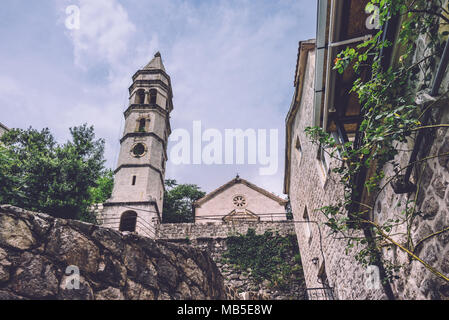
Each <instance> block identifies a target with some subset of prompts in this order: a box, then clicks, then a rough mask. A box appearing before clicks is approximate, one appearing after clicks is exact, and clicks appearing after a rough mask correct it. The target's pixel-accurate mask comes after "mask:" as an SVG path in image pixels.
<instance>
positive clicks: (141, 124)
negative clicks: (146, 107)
mask: <svg viewBox="0 0 449 320" xmlns="http://www.w3.org/2000/svg"><path fill="white" fill-rule="evenodd" d="M146 124H147V120H146V119H145V118H142V119H140V120H139V130H138V131H139V132H145V126H146Z"/></svg>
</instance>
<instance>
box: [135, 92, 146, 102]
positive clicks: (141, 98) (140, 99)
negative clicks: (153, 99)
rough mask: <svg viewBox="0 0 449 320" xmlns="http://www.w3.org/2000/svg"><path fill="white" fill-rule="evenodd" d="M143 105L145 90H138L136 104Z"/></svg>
mask: <svg viewBox="0 0 449 320" xmlns="http://www.w3.org/2000/svg"><path fill="white" fill-rule="evenodd" d="M144 103H145V90H143V89H139V90H137V93H136V104H144Z"/></svg>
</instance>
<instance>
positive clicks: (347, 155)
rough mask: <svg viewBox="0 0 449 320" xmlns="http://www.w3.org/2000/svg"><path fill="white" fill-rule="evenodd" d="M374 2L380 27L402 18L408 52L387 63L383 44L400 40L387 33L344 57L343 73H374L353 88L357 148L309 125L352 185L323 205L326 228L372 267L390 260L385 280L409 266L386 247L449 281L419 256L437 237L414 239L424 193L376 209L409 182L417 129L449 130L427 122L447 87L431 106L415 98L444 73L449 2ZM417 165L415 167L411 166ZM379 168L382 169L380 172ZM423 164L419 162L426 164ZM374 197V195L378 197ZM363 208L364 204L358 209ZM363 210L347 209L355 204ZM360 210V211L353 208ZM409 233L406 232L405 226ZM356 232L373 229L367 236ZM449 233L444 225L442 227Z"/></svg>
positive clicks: (338, 62)
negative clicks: (362, 199) (378, 214)
mask: <svg viewBox="0 0 449 320" xmlns="http://www.w3.org/2000/svg"><path fill="white" fill-rule="evenodd" d="M368 6H376V7H378V8H379V21H380V25H381V26H384V25H385V24H386V23H387V21H389V20H390V19H392V17H394V16H396V17H399V18H400V19H401V20H400V21H401V25H400V34H399V38H398V39H397V43H395V44H394V45H395V46H398V47H399V51H400V53H401V54H400V57H399V59H398V61H397V62H396V63H394V64H393V66H391V67H389V68H387V69H385V68H383V67H382V63H381V62H382V61H381V59H382V52H383V51H382V49H384V48H387V47H391V46H393V44H392V43H391V42H389V41H388V40H382V34H383V31H382V28H381V30H380V31H379V32H378V33H377V34H376V35H375V36H374V37H373V38H372V39H370V40H368V41H365V42H364V43H362V44H360V45H358V46H357V47H356V48H351V47H348V48H346V49H345V50H343V51H342V52H341V53H340V54H338V56H337V58H336V59H335V61H334V63H335V66H334V70H337V71H338V72H339V73H343V72H344V71H345V69H346V68H350V67H352V68H354V70H355V71H356V73H357V74H359V75H360V74H361V71H362V70H363V71H368V74H371V77H370V78H369V79H368V80H366V79H362V77H359V78H358V79H357V80H356V81H354V83H353V88H352V90H351V92H355V93H356V94H357V95H358V97H359V101H360V104H361V113H362V115H363V120H362V122H361V124H360V127H359V132H358V140H357V147H354V144H353V143H352V142H347V143H345V144H341V143H338V142H337V141H336V140H335V139H334V138H333V137H332V136H331V135H330V134H329V133H327V132H325V131H324V130H323V129H322V128H320V127H309V128H307V129H306V133H307V135H308V136H309V137H310V138H311V139H312V141H313V142H314V143H316V144H317V145H320V146H321V147H323V148H325V150H326V152H327V153H328V154H329V155H330V156H331V157H332V158H334V159H337V161H338V162H339V163H340V165H339V166H337V167H335V168H334V169H333V172H334V173H335V174H336V175H337V176H338V177H339V182H340V184H341V185H342V186H343V189H344V198H343V199H342V200H341V201H339V202H338V203H334V204H331V205H329V206H325V207H323V208H320V209H319V211H320V212H321V213H323V214H324V216H325V217H326V225H327V226H328V227H330V229H331V230H332V232H333V233H334V234H338V235H340V236H342V237H343V238H344V239H346V240H347V248H348V249H350V248H357V249H358V251H357V255H356V259H357V260H358V261H359V262H360V263H362V265H364V266H368V265H370V264H375V265H382V266H383V267H384V268H385V272H384V275H383V276H384V281H391V280H392V279H394V278H396V277H397V271H399V270H400V268H401V266H400V265H398V264H397V263H396V262H395V261H391V260H388V259H387V258H385V257H384V256H382V254H380V252H381V251H382V248H383V247H385V246H393V247H396V248H399V249H400V250H402V251H403V252H405V253H406V254H407V255H408V256H409V258H410V259H411V260H416V261H419V262H420V263H421V264H422V265H424V266H425V267H426V268H427V269H428V270H430V271H431V272H432V273H433V274H434V275H436V276H437V277H439V278H440V279H442V280H444V281H447V282H449V277H448V276H447V275H444V274H442V273H441V272H440V271H438V270H436V269H435V268H433V267H432V266H431V265H429V264H428V263H427V262H425V261H423V260H422V259H421V258H420V257H418V256H417V255H416V253H415V250H414V249H415V248H416V246H418V245H420V244H422V241H426V240H427V239H430V238H432V236H433V234H431V235H428V236H426V237H424V239H422V240H419V241H417V243H414V241H413V239H412V236H411V226H412V223H413V221H414V220H415V218H416V217H417V216H418V215H419V214H420V212H419V210H417V205H416V198H417V194H418V192H419V183H418V186H417V188H418V190H417V192H416V196H415V198H414V199H411V200H410V199H408V200H404V201H403V202H402V203H399V204H398V207H401V208H402V213H401V214H400V215H392V214H390V217H391V218H390V219H388V220H386V221H383V222H382V223H380V222H375V221H374V220H373V219H372V218H371V217H373V216H374V214H373V210H374V205H373V203H375V200H376V199H377V197H378V196H379V194H380V193H381V192H382V191H383V190H384V189H385V188H386V186H387V185H388V184H389V183H390V182H391V181H393V180H394V179H401V175H403V174H404V171H405V170H406V169H407V167H408V166H407V167H401V166H400V164H399V161H398V160H397V159H398V155H400V153H401V152H403V150H402V149H401V148H403V147H404V146H405V145H407V142H410V141H413V140H414V139H415V137H416V134H417V132H419V131H422V130H426V132H427V134H430V133H431V130H434V129H435V128H438V127H449V124H438V123H430V124H423V123H422V122H423V118H424V115H425V114H426V112H428V111H431V109H432V107H435V106H436V105H437V103H438V101H439V100H441V99H443V98H446V97H447V94H448V92H444V93H443V94H442V95H440V96H439V98H438V99H437V100H436V101H435V102H433V103H431V104H430V105H424V106H420V105H417V103H415V98H416V96H417V92H419V91H422V90H427V91H428V90H429V89H430V86H431V83H432V79H433V77H434V75H435V72H436V67H437V65H438V64H437V62H438V57H440V56H441V54H442V51H443V48H444V44H445V41H447V37H445V36H446V35H447V32H443V33H440V32H439V30H440V27H442V26H444V25H448V24H449V19H448V17H449V6H448V5H447V4H445V1H424V0H415V1H404V0H371V1H370V3H369V4H368ZM418 37H421V38H424V39H425V40H426V43H427V47H426V48H425V50H424V51H423V52H422V53H421V55H422V57H419V59H416V55H415V52H416V43H417V40H418ZM448 155H449V154H435V155H429V156H428V157H425V158H423V159H420V160H417V161H416V163H412V164H410V165H420V164H425V162H426V161H428V160H430V159H433V158H436V157H447V156H448ZM386 165H391V166H392V168H393V170H394V172H395V174H394V175H393V176H391V177H390V176H388V177H387V176H386V175H385V171H384V168H385V166H386ZM410 165H409V166H410ZM373 168H374V170H373ZM418 168H419V166H418ZM363 171H365V172H366V171H370V172H371V173H370V174H369V176H368V178H367V179H366V181H365V183H364V185H363V186H362V188H359V189H357V186H356V184H355V180H356V176H357V175H358V174H360V173H361V172H363ZM363 192H365V193H366V194H368V195H369V197H367V199H370V201H369V202H368V201H367V202H366V203H355V200H354V199H355V197H354V194H358V195H360V194H362V193H363ZM373 199H374V200H373ZM354 205H356V206H354ZM354 207H356V208H359V209H358V210H355V212H351V214H350V215H348V214H347V212H348V210H349V209H350V208H354ZM352 211H354V210H352ZM401 227H403V229H405V231H401V230H403V229H401ZM354 230H364V231H368V232H365V233H363V235H360V232H359V233H356V232H354ZM447 231H449V228H444V229H442V230H440V231H438V232H437V234H441V233H443V232H447Z"/></svg>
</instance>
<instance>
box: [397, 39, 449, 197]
mask: <svg viewBox="0 0 449 320" xmlns="http://www.w3.org/2000/svg"><path fill="white" fill-rule="evenodd" d="M448 63H449V40H448V41H446V45H445V47H444V51H443V55H442V56H441V61H440V64H439V65H438V70H437V74H436V76H435V79H434V81H433V85H432V89H431V91H430V95H431V96H432V97H435V96H438V92H439V90H440V86H441V82H442V81H443V78H444V75H445V73H446V69H447V65H448ZM430 114H431V110H430V109H429V110H426V112H425V114H424V118H423V121H422V125H423V126H425V125H427V123H428V121H429V119H430ZM428 138H429V135H428V134H425V132H424V131H423V130H420V131H419V133H418V135H417V137H416V141H415V145H414V147H413V151H412V154H411V155H410V160H409V165H408V167H407V170H406V172H405V174H404V176H402V177H399V179H398V180H397V181H394V182H393V183H392V184H391V186H392V187H393V190H394V192H396V193H397V194H402V193H410V192H414V191H416V185H414V184H413V183H411V182H410V176H411V174H412V170H413V167H414V165H413V163H414V162H416V158H417V157H418V153H419V149H420V148H421V143H422V141H423V139H425V141H426V144H427V142H428Z"/></svg>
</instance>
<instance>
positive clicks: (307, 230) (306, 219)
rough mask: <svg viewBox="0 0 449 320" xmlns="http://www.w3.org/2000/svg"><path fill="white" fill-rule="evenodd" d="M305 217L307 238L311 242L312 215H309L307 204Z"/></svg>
mask: <svg viewBox="0 0 449 320" xmlns="http://www.w3.org/2000/svg"><path fill="white" fill-rule="evenodd" d="M302 217H303V219H304V222H305V223H304V235H305V236H306V240H307V242H308V243H309V245H310V243H311V242H312V232H311V231H310V217H309V212H308V211H307V206H305V207H304V214H303V216H302Z"/></svg>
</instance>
